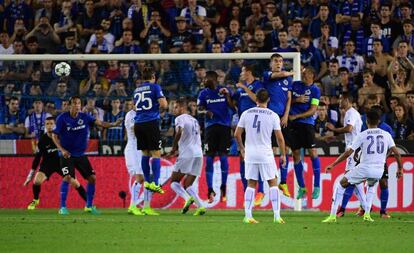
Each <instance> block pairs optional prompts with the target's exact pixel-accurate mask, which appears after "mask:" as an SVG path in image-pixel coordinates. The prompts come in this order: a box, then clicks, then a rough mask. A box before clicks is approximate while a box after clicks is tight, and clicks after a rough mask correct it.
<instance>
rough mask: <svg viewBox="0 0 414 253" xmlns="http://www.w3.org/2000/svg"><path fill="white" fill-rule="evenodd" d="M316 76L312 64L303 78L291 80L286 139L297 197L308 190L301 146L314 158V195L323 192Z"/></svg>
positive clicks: (304, 71)
mask: <svg viewBox="0 0 414 253" xmlns="http://www.w3.org/2000/svg"><path fill="white" fill-rule="evenodd" d="M315 77H316V75H315V70H314V69H313V68H312V67H306V68H305V69H304V70H303V72H302V81H296V82H293V84H292V107H291V108H290V112H289V121H290V123H289V134H288V138H287V142H288V143H289V146H290V147H291V149H292V153H293V161H294V169H295V174H296V179H297V181H298V185H299V187H300V188H299V192H298V194H297V196H296V198H297V199H301V198H303V197H304V196H305V194H306V192H307V190H306V188H305V181H304V178H303V164H302V160H301V153H300V149H301V148H306V149H307V150H308V152H309V155H310V157H311V160H312V167H313V177H314V180H313V192H312V198H313V199H317V198H318V197H319V194H320V177H321V168H320V167H321V163H320V160H319V157H318V153H317V150H316V143H315V129H314V125H315V119H314V117H313V116H314V115H315V113H316V110H317V108H318V105H319V98H320V96H321V92H320V90H319V88H318V86H316V84H314V79H315Z"/></svg>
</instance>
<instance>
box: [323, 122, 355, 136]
mask: <svg viewBox="0 0 414 253" xmlns="http://www.w3.org/2000/svg"><path fill="white" fill-rule="evenodd" d="M326 128H328V129H329V130H331V131H332V132H334V133H337V134H344V133H351V132H352V129H354V127H353V126H352V125H349V124H348V125H346V126H344V127H340V128H336V127H335V126H334V125H333V124H332V123H327V124H326Z"/></svg>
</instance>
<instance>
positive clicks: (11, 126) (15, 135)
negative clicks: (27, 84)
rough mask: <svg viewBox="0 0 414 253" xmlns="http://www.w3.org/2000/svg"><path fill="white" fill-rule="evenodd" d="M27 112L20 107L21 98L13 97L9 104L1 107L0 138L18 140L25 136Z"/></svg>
mask: <svg viewBox="0 0 414 253" xmlns="http://www.w3.org/2000/svg"><path fill="white" fill-rule="evenodd" d="M25 116H26V113H25V111H24V110H22V109H19V99H18V98H17V97H11V98H10V101H9V103H8V105H7V106H6V107H2V108H1V109H0V139H3V140H4V139H8V140H16V139H20V138H22V137H23V136H24V133H25V131H26V128H25V127H24V121H25Z"/></svg>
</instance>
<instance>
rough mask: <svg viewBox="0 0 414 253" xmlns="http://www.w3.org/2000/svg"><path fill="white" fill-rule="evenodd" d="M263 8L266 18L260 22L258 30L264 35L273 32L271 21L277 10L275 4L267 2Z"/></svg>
mask: <svg viewBox="0 0 414 253" xmlns="http://www.w3.org/2000/svg"><path fill="white" fill-rule="evenodd" d="M265 6H266V9H265V12H266V16H264V17H263V18H262V20H260V28H261V29H262V30H263V31H264V32H265V34H268V33H270V32H271V31H272V30H273V25H272V23H273V21H272V19H273V17H274V16H275V15H277V13H278V10H277V8H276V5H275V3H274V2H272V1H268V2H267V3H266V4H265Z"/></svg>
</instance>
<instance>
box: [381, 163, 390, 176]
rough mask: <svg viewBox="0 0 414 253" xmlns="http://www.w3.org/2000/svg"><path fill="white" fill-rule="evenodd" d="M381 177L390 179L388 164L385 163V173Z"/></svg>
mask: <svg viewBox="0 0 414 253" xmlns="http://www.w3.org/2000/svg"><path fill="white" fill-rule="evenodd" d="M381 179H388V166H387V164H385V165H384V173H382V177H381Z"/></svg>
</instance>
